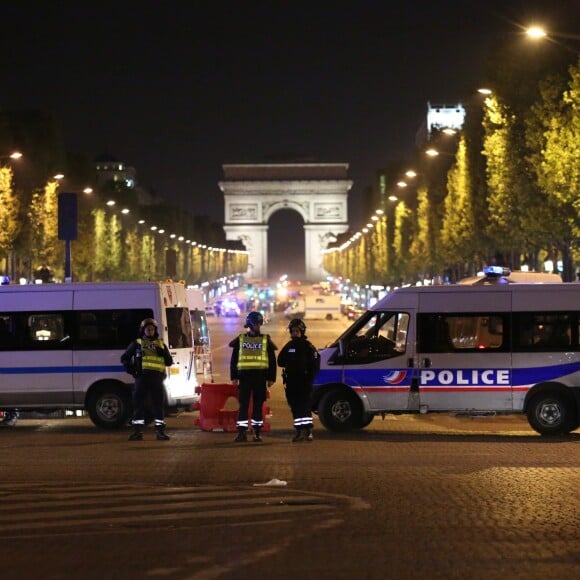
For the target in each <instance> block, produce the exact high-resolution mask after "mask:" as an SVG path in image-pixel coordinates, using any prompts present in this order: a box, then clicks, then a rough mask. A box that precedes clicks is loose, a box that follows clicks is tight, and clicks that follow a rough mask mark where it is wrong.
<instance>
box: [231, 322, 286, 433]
mask: <svg viewBox="0 0 580 580" xmlns="http://www.w3.org/2000/svg"><path fill="white" fill-rule="evenodd" d="M262 324H264V317H263V316H262V315H261V314H260V313H259V312H250V313H249V314H248V316H247V318H246V324H245V325H244V328H247V329H248V332H246V333H244V334H240V335H239V336H238V337H237V338H235V339H234V340H232V341H231V342H230V346H231V347H232V349H233V351H232V358H231V360H230V377H231V380H232V383H233V384H234V385H236V386H237V387H238V395H239V402H240V408H239V410H238V421H237V424H236V425H237V428H238V434H237V436H236V438H235V440H234V441H236V442H237V443H241V442H245V441H247V440H248V437H247V435H246V431H247V430H248V427H249V417H248V408H249V405H250V397H251V398H252V419H251V425H252V430H253V432H254V441H258V442H259V441H262V436H261V435H260V431H261V430H262V427H263V426H264V420H263V417H262V406H263V404H264V402H265V401H266V397H267V394H268V388H269V387H271V386H272V385H273V384H274V383H275V382H276V352H275V351H276V345H275V344H274V343H273V342H272V340H271V338H270V336H269V335H268V334H262V333H261V332H260V330H261V326H262Z"/></svg>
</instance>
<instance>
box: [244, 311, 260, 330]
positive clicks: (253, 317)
mask: <svg viewBox="0 0 580 580" xmlns="http://www.w3.org/2000/svg"><path fill="white" fill-rule="evenodd" d="M254 324H258V325H260V326H262V324H264V317H263V316H262V314H261V313H260V312H256V311H253V312H250V313H249V314H248V316H247V317H246V324H244V328H252V326H254Z"/></svg>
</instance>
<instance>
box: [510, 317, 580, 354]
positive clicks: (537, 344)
mask: <svg viewBox="0 0 580 580" xmlns="http://www.w3.org/2000/svg"><path fill="white" fill-rule="evenodd" d="M578 325H579V314H578V313H577V312H550V313H537V312H516V313H514V329H515V332H514V350H516V351H520V352H528V351H529V352H534V351H540V350H548V351H567V350H572V351H578V350H580V347H579V344H578V332H579V331H578Z"/></svg>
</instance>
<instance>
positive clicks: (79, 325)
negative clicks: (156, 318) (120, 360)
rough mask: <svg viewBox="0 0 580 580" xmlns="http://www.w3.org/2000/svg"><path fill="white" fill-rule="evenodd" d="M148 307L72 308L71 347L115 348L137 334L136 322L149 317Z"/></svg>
mask: <svg viewBox="0 0 580 580" xmlns="http://www.w3.org/2000/svg"><path fill="white" fill-rule="evenodd" d="M152 317H153V311H152V310H151V309H149V308H132V309H123V310H78V311H76V312H75V329H76V334H75V347H76V348H81V349H82V348H90V349H119V348H123V349H124V348H127V345H128V344H129V343H130V342H131V341H132V340H134V339H135V338H137V336H138V334H139V324H140V323H141V321H142V320H143V319H144V318H152Z"/></svg>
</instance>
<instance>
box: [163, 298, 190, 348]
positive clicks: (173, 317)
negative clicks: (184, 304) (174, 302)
mask: <svg viewBox="0 0 580 580" xmlns="http://www.w3.org/2000/svg"><path fill="white" fill-rule="evenodd" d="M165 313H166V316H167V338H168V340H169V344H168V345H167V346H168V347H169V348H191V347H192V346H193V334H192V331H191V318H190V315H189V309H188V308H181V307H180V308H166V309H165Z"/></svg>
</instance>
